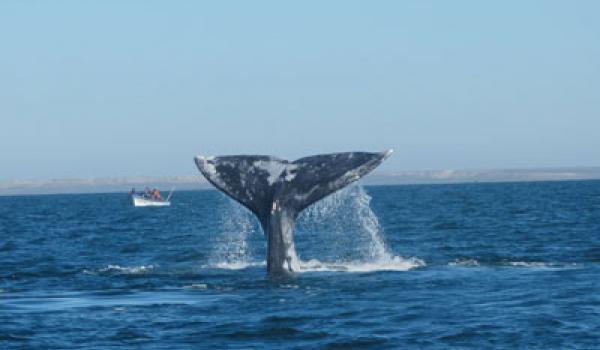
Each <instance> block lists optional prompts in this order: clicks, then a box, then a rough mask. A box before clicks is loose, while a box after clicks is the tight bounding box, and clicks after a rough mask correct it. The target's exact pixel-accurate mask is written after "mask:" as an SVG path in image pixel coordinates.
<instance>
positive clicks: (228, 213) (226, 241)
mask: <svg viewBox="0 0 600 350" xmlns="http://www.w3.org/2000/svg"><path fill="white" fill-rule="evenodd" d="M222 203H223V204H222V205H221V208H220V210H219V213H220V223H221V225H220V230H219V232H218V233H217V237H216V238H217V241H216V243H215V245H214V247H213V249H212V253H211V255H210V258H209V266H211V267H217V268H224V269H243V268H246V267H248V266H252V265H260V264H262V263H261V262H256V261H253V260H252V255H253V254H252V251H251V247H250V244H249V241H250V236H251V235H252V234H255V233H257V232H258V231H259V230H258V228H257V227H256V224H255V223H254V221H253V219H254V218H253V217H252V214H251V213H250V212H249V211H248V210H247V209H246V208H244V207H242V206H241V205H239V204H238V203H236V202H234V201H233V200H231V199H229V198H227V197H225V196H223V201H222Z"/></svg>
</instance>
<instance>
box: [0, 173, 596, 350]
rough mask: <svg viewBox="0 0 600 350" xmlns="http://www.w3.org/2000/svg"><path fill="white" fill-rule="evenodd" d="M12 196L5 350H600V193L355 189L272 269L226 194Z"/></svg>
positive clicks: (2, 245) (0, 260)
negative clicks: (291, 256)
mask: <svg viewBox="0 0 600 350" xmlns="http://www.w3.org/2000/svg"><path fill="white" fill-rule="evenodd" d="M172 201H173V205H172V206H171V207H168V208H133V207H132V206H131V203H130V201H129V198H128V196H127V195H126V194H82V195H44V196H14V197H0V349H87V348H90V349H91V348H93V349H117V348H118V349H282V348H289V349H353V348H354V349H449V348H456V349H600V182H599V181H579V182H535V183H490V184H483V183H482V184H458V185H418V186H417V185H415V186H382V187H362V186H360V185H356V186H353V187H351V188H349V189H346V190H344V191H343V192H341V193H338V194H335V195H333V196H330V197H328V198H326V199H325V200H323V201H321V202H319V203H317V204H316V205H314V206H312V207H310V208H309V209H308V210H307V211H305V212H304V213H303V214H302V216H301V218H300V219H299V221H298V224H297V232H296V248H297V251H298V254H299V257H300V259H301V261H300V265H301V267H302V271H301V272H300V273H298V274H297V275H296V277H295V278H291V279H287V280H270V279H269V278H268V276H267V275H266V266H265V239H264V237H263V234H262V232H261V231H260V228H259V226H258V223H257V221H256V220H255V218H254V217H253V216H252V215H251V214H249V213H248V211H247V210H246V209H244V208H242V207H240V206H239V205H238V204H236V203H235V202H233V201H231V200H230V199H228V198H226V197H225V196H224V195H222V194H221V193H219V192H217V191H214V190H207V191H189V192H175V194H174V196H173V198H172Z"/></svg>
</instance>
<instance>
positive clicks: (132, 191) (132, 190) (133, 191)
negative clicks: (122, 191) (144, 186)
mask: <svg viewBox="0 0 600 350" xmlns="http://www.w3.org/2000/svg"><path fill="white" fill-rule="evenodd" d="M134 194H135V187H132V188H131V190H130V191H129V195H131V196H133V195H134Z"/></svg>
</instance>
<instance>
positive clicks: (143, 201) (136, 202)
mask: <svg viewBox="0 0 600 350" xmlns="http://www.w3.org/2000/svg"><path fill="white" fill-rule="evenodd" d="M131 200H132V202H133V206H134V207H168V206H170V205H171V202H170V201H164V200H163V201H157V200H154V199H148V198H143V197H138V196H131Z"/></svg>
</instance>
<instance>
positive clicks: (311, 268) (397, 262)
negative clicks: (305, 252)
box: [299, 256, 426, 273]
mask: <svg viewBox="0 0 600 350" xmlns="http://www.w3.org/2000/svg"><path fill="white" fill-rule="evenodd" d="M425 265H426V264H425V262H424V261H423V260H421V259H418V258H403V257H401V256H394V257H392V258H391V259H389V260H387V261H371V262H365V261H339V262H321V261H319V260H316V259H311V260H309V261H300V271H299V272H301V273H302V272H376V271H408V270H411V269H414V268H418V267H423V266H425Z"/></svg>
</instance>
